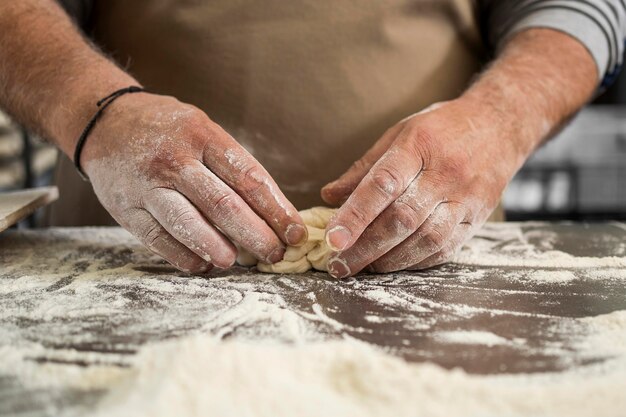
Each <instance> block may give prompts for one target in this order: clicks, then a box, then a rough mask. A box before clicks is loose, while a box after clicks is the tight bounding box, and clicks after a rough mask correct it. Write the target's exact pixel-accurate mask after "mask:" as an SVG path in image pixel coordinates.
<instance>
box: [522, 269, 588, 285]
mask: <svg viewBox="0 0 626 417" xmlns="http://www.w3.org/2000/svg"><path fill="white" fill-rule="evenodd" d="M525 278H526V279H528V280H530V281H537V282H546V283H566V282H570V281H573V280H575V279H576V278H577V277H576V275H575V274H574V273H573V272H572V271H566V270H562V271H559V270H557V271H551V270H537V271H533V272H532V273H530V274H528V275H526V276H525Z"/></svg>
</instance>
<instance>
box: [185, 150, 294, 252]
mask: <svg viewBox="0 0 626 417" xmlns="http://www.w3.org/2000/svg"><path fill="white" fill-rule="evenodd" d="M175 186H176V188H177V189H178V190H180V192H181V193H182V194H183V195H184V196H185V197H187V198H188V199H189V201H191V202H192V203H193V204H194V205H195V206H196V207H197V208H198V209H199V210H200V212H201V213H202V214H203V215H204V217H205V218H206V219H207V220H209V222H210V223H212V224H213V225H214V226H215V227H217V228H218V229H219V230H220V231H221V232H222V233H223V234H225V235H226V236H228V237H229V238H230V240H232V241H233V242H235V243H237V244H239V245H240V246H241V247H242V248H244V249H246V250H247V251H248V252H250V253H251V254H252V255H253V256H254V257H255V258H257V259H259V260H261V261H263V262H265V263H270V264H273V263H275V262H278V261H280V260H281V259H282V258H283V255H284V253H285V246H284V245H283V243H282V242H281V240H280V239H279V238H278V236H276V233H274V231H273V230H272V229H271V228H270V227H269V226H268V225H267V223H265V221H263V219H261V218H260V217H259V216H258V215H257V214H256V213H255V212H254V211H252V209H251V208H250V206H248V204H247V203H246V202H245V201H244V200H243V199H242V198H241V197H240V196H239V195H238V194H237V193H236V192H234V191H233V190H232V189H231V188H229V187H228V186H227V185H226V184H224V182H222V180H220V179H219V178H218V177H217V176H216V175H215V174H214V173H213V172H211V171H210V170H209V169H207V168H206V167H205V166H204V165H202V163H201V162H200V161H191V162H189V163H188V164H186V165H185V166H184V167H183V168H181V170H180V176H179V178H178V179H177V180H175Z"/></svg>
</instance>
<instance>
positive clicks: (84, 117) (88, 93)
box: [50, 63, 139, 159]
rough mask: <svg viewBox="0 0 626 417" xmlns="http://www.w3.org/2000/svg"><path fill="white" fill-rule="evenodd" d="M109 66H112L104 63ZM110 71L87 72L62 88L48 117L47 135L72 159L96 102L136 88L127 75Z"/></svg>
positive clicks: (134, 81) (132, 80)
mask: <svg viewBox="0 0 626 417" xmlns="http://www.w3.org/2000/svg"><path fill="white" fill-rule="evenodd" d="M108 64H109V65H110V66H113V65H112V64H110V63H108ZM113 68H114V71H111V70H110V69H108V73H105V71H102V70H101V71H91V72H90V73H88V74H85V75H84V76H81V77H79V78H76V79H75V80H74V81H73V82H72V83H68V84H67V85H64V86H63V87H64V88H63V92H62V93H61V94H60V95H59V96H62V97H64V102H63V104H62V105H58V106H56V107H53V108H55V111H53V113H52V115H51V120H52V126H51V127H50V132H51V135H52V137H53V138H54V139H55V141H56V142H57V145H58V146H59V148H60V149H61V150H62V151H63V152H64V153H65V154H66V155H67V156H68V157H69V158H70V159H73V156H74V151H75V149H76V144H77V141H78V138H79V137H80V135H81V133H82V132H83V130H84V129H85V127H86V126H87V124H88V123H89V121H90V120H91V119H92V118H93V116H94V115H95V114H96V112H97V111H98V106H97V104H96V103H97V102H98V101H99V100H101V99H102V98H104V97H106V96H108V95H109V94H111V93H112V92H114V91H116V90H119V89H120V88H125V87H128V86H131V85H139V83H137V81H136V80H134V79H133V78H132V77H131V76H129V75H127V74H125V73H124V72H123V71H121V70H119V69H117V67H114V66H113Z"/></svg>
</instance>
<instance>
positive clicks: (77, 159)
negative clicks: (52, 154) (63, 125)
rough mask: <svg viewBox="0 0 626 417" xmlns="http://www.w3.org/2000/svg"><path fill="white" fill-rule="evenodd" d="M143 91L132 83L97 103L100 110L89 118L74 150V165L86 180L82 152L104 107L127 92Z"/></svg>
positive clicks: (87, 179)
mask: <svg viewBox="0 0 626 417" xmlns="http://www.w3.org/2000/svg"><path fill="white" fill-rule="evenodd" d="M141 91H145V89H143V88H142V87H139V86H136V85H131V86H130V87H126V88H121V89H119V90H117V91H114V92H113V93H111V94H109V95H108V96H106V97H105V98H103V99H102V100H100V101H98V102H97V103H96V105H97V106H98V111H96V114H94V115H93V117H92V118H91V120H89V123H87V126H85V129H84V130H83V133H81V134H80V137H79V138H78V141H77V142H76V149H75V150H74V166H75V167H76V169H77V170H78V173H79V174H80V176H81V177H82V178H83V179H84V180H85V181H89V178H87V175H86V174H85V172H84V171H83V169H82V168H81V166H80V154H81V153H82V151H83V147H84V146H85V142H86V141H87V136H89V132H91V130H92V129H93V127H94V126H95V125H96V122H97V121H98V119H99V118H100V116H101V115H102V112H103V111H104V109H106V108H107V107H108V106H109V104H111V103H113V102H114V101H115V99H116V98H118V97H121V96H123V95H124V94H127V93H139V92H141Z"/></svg>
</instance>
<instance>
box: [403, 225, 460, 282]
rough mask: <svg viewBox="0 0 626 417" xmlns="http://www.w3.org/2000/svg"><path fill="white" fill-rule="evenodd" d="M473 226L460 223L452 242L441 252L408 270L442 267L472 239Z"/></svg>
mask: <svg viewBox="0 0 626 417" xmlns="http://www.w3.org/2000/svg"><path fill="white" fill-rule="evenodd" d="M471 230H472V224H471V223H460V224H458V225H457V226H456V228H455V229H454V232H453V233H452V237H451V238H450V241H449V242H448V243H447V244H446V245H444V247H443V248H441V249H440V250H439V252H437V253H435V254H433V255H431V256H429V257H428V258H426V259H424V260H423V261H421V262H419V263H418V264H416V265H413V266H412V267H410V268H408V269H411V270H418V269H427V268H432V267H433V266H437V265H441V264H443V263H445V262H447V261H449V260H450V259H452V258H453V257H454V254H455V253H456V252H457V251H458V250H459V249H460V248H461V246H463V243H465V242H466V241H467V239H469V238H470V237H471Z"/></svg>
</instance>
